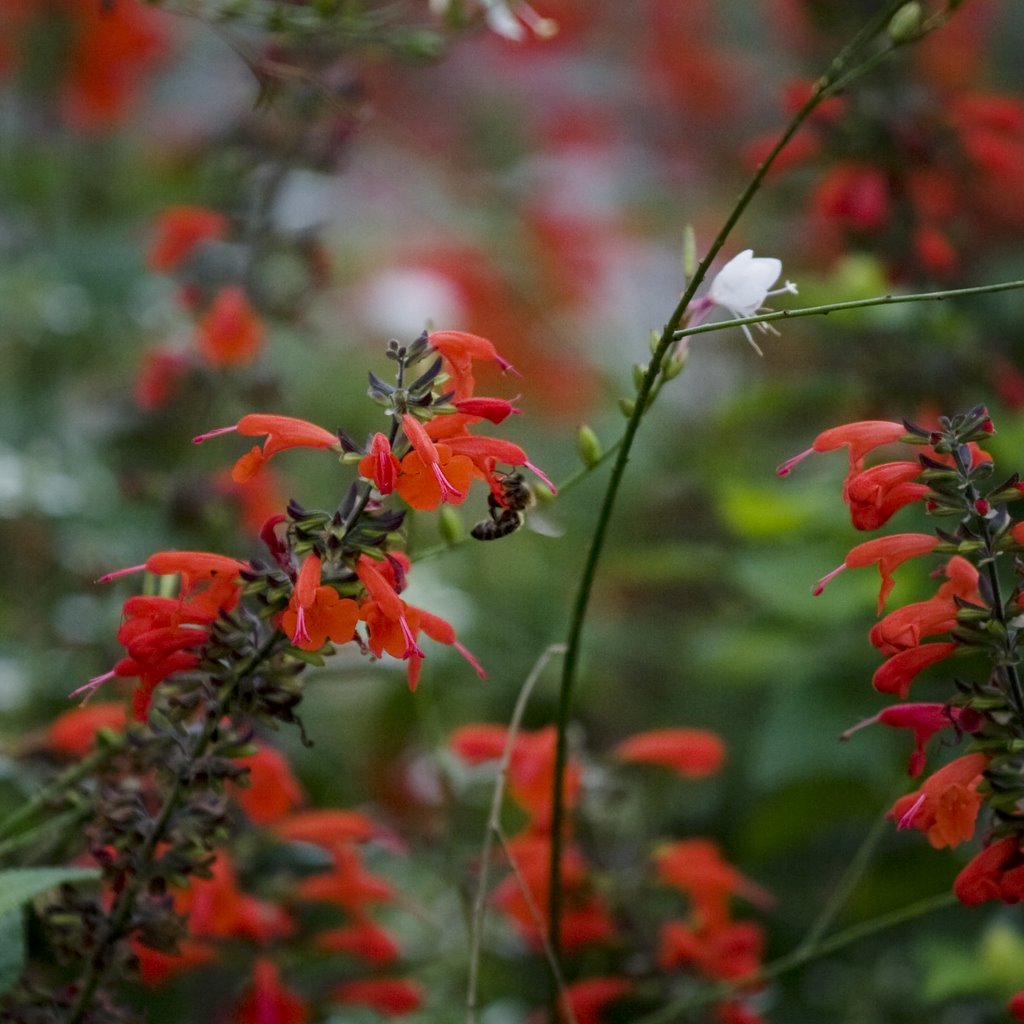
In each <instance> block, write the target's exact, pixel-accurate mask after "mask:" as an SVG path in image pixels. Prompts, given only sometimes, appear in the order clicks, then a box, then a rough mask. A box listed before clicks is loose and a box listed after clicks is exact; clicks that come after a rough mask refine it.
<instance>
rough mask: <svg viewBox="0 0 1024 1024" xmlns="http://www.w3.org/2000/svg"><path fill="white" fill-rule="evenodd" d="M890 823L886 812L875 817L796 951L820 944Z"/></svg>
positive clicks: (901, 788) (810, 948)
mask: <svg viewBox="0 0 1024 1024" xmlns="http://www.w3.org/2000/svg"><path fill="white" fill-rule="evenodd" d="M905 788H906V787H905V785H904V784H903V782H902V781H901V782H900V785H899V789H898V790H897V792H896V793H895V794H894V795H893V799H895V798H896V797H897V796H899V795H900V794H901V793H902V792H903V791H904V789H905ZM891 803H892V799H890V800H887V801H886V807H887V808H888V807H889V805H890V804H891ZM888 824H889V822H888V821H887V819H886V817H885V814H879V815H878V816H877V817H876V818H875V822H874V824H873V825H872V826H871V828H870V829H869V830H868V832H867V834H866V835H865V836H864V839H863V840H862V841H861V844H860V846H859V847H858V848H857V852H856V853H854V855H853V858H852V860H851V861H850V864H849V866H848V867H847V869H846V871H845V872H843V877H842V878H841V879H840V880H839V884H838V885H836V887H835V888H834V889H833V890H832V892H831V893H830V894H829V898H828V899H827V900H826V901H825V905H824V906H823V907H822V908H821V911H820V912H819V914H818V916H817V917H816V918H815V919H814V922H813V924H812V925H811V927H810V928H808V929H807V934H806V935H805V936H804V937H803V939H802V940H801V942H800V944H799V945H798V946H797V947H796V950H795V951H794V953H801V952H806V951H808V950H813V949H814V948H816V947H817V945H818V943H819V942H820V941H821V939H822V937H823V936H824V935H825V933H826V932H827V931H828V930H829V928H830V927H831V925H832V922H833V921H834V920H835V919H836V917H837V916H838V914H839V912H840V911H841V910H842V909H843V907H844V906H845V905H846V903H847V901H848V900H849V899H850V897H851V896H852V895H853V893H854V890H856V888H857V886H858V884H859V883H860V880H861V878H863V877H864V873H865V872H866V871H867V869H868V865H869V864H870V863H871V858H872V857H874V855H875V850H877V849H878V844H879V843H880V842H881V841H882V836H884V835H885V833H886V831H887V827H888Z"/></svg>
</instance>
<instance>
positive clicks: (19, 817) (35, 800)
mask: <svg viewBox="0 0 1024 1024" xmlns="http://www.w3.org/2000/svg"><path fill="white" fill-rule="evenodd" d="M123 745H124V736H123V735H122V736H120V737H118V738H117V739H115V740H114V741H112V742H111V741H102V742H101V743H100V745H99V746H97V747H96V749H95V750H93V752H92V753H91V754H89V755H88V756H87V757H84V758H83V759H82V760H81V761H79V762H78V764H76V765H72V766H71V767H70V768H68V769H66V770H65V771H63V772H62V773H61V774H60V775H58V776H57V778H55V779H54V780H53V781H52V782H51V783H49V785H47V786H44V787H43V788H42V789H41V790H39V792H38V793H35V794H33V795H32V796H31V797H29V799H28V800H26V801H25V803H23V804H22V805H21V806H20V807H19V808H18V809H17V810H16V811H12V812H11V813H10V814H8V815H7V817H6V818H4V820H3V821H2V822H0V837H4V836H9V835H10V834H11V833H12V832H16V831H17V830H18V828H19V826H21V825H22V824H24V822H26V821H28V820H29V819H30V818H31V817H32V815H33V814H35V813H36V811H39V810H42V808H44V807H45V806H46V805H47V804H49V803H52V802H53V801H54V800H55V799H57V798H58V797H59V796H61V795H63V794H64V793H65V792H66V791H67V790H68V789H70V788H71V787H72V786H74V785H75V784H76V783H78V782H80V781H81V780H82V779H84V778H86V777H88V776H89V775H91V774H92V773H93V772H94V771H95V770H96V769H97V768H100V767H102V766H103V765H104V764H105V763H106V762H107V761H109V760H110V758H112V757H113V756H114V754H116V753H117V752H118V751H119V750H120V749H121V747H122V746H123Z"/></svg>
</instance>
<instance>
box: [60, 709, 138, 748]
mask: <svg viewBox="0 0 1024 1024" xmlns="http://www.w3.org/2000/svg"><path fill="white" fill-rule="evenodd" d="M127 724H128V714H127V712H126V711H125V709H124V705H123V704H115V703H112V702H109V701H108V702H102V703H96V704H90V705H89V706H88V707H80V708H73V709H72V710H71V711H65V712H64V713H63V714H61V715H58V716H57V717H56V718H55V719H54V720H53V721H52V722H51V723H50V727H49V729H47V731H46V745H47V747H48V748H49V749H50V750H52V751H53V752H54V753H57V754H66V755H67V756H68V757H85V755H86V754H88V753H89V751H90V750H92V748H93V746H94V745H95V743H96V734H97V733H98V732H99V731H100V729H112V730H113V731H114V732H120V731H121V730H122V729H124V727H125V726H126V725H127Z"/></svg>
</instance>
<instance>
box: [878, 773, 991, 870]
mask: <svg viewBox="0 0 1024 1024" xmlns="http://www.w3.org/2000/svg"><path fill="white" fill-rule="evenodd" d="M987 764H988V758H987V757H985V755H984V754H966V755H965V756H964V757H958V758H957V759H956V760H955V761H950V763H949V764H947V765H946V766H945V767H943V768H940V769H939V770H938V771H937V772H935V774H934V775H931V776H929V777H928V778H927V779H925V781H924V783H923V784H922V785H921V787H920V788H919V789H917V790H916V791H915V792H913V793H907V794H905V795H904V796H901V797H900V798H899V800H897V801H896V803H894V804H893V805H892V808H891V809H890V811H889V812H888V814H887V815H886V817H887V818H892V819H893V820H894V821H895V822H896V827H897V828H899V829H904V828H916V829H917V830H918V831H920V832H923V833H924V834H925V835H926V836H927V838H928V842H929V843H931V844H932V846H934V847H935V849H937V850H940V849H942V848H943V847H944V846H959V845H960V843H962V842H964V841H965V840H967V839H970V838H971V836H973V835H974V828H975V824H976V822H977V820H978V809H979V807H980V806H981V794H980V793H979V792H978V783H979V782H980V781H981V778H982V772H984V770H985V766H986V765H987Z"/></svg>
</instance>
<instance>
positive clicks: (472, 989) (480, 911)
mask: <svg viewBox="0 0 1024 1024" xmlns="http://www.w3.org/2000/svg"><path fill="white" fill-rule="evenodd" d="M564 651H565V645H564V644H551V646H549V647H548V648H546V649H545V650H544V651H543V652H542V653H541V656H540V657H539V658H538V659H537V661H536V663H535V664H534V666H533V668H532V669H530V674H529V675H528V676H527V677H526V680H525V681H524V682H523V685H522V687H521V688H520V690H519V696H518V697H517V698H516V703H515V707H514V708H513V709H512V717H511V719H510V720H509V723H508V735H507V737H506V739H505V749H504V750H503V751H502V753H501V761H500V762H499V765H498V778H497V779H496V780H495V783H494V792H493V794H492V795H491V809H490V813H489V814H488V816H487V829H486V832H485V833H484V841H483V845H482V846H481V848H480V877H479V879H478V881H477V887H476V898H475V899H474V900H473V919H472V923H471V928H470V938H469V983H468V985H467V988H466V1022H467V1024H475V1022H476V1020H477V1016H478V1014H477V986H478V983H479V978H480V951H481V949H482V947H483V932H484V911H485V910H486V906H487V876H488V872H489V870H490V866H491V851H492V848H493V845H494V839H495V838H496V837H497V836H499V835H500V832H501V808H502V804H503V803H504V799H505V783H506V782H507V780H508V769H509V765H510V764H511V762H512V748H513V747H514V746H515V741H516V736H517V735H518V734H519V726H520V724H521V723H522V721H523V714H524V713H525V712H526V705H527V704H528V703H529V701H530V695H531V694H532V693H533V688H534V687H535V686H536V685H537V681H538V680H539V679H540V677H541V675H542V673H543V672H544V669H545V668H547V665H548V662H549V661H550V660H551V659H552V658H553V657H554V656H555V655H556V654H562V653H564ZM538 932H539V933H540V934H541V935H543V934H544V925H543V923H541V924H540V925H538Z"/></svg>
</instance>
